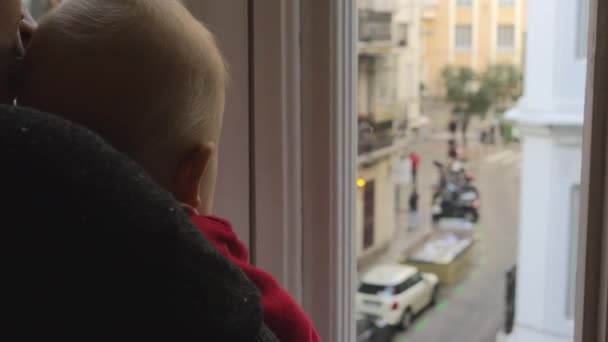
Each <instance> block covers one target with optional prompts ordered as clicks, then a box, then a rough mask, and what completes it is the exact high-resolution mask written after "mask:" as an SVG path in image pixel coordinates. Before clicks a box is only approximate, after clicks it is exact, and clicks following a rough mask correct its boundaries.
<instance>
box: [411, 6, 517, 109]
mask: <svg viewBox="0 0 608 342" xmlns="http://www.w3.org/2000/svg"><path fill="white" fill-rule="evenodd" d="M455 3H456V0H439V1H437V5H436V6H434V7H431V8H427V9H425V11H423V19H422V20H423V25H422V27H423V33H427V34H423V36H422V40H423V42H422V46H423V51H424V52H423V56H424V58H423V66H422V68H423V71H424V72H423V82H424V84H425V86H426V88H427V91H428V92H430V94H431V95H432V96H439V97H441V96H443V95H444V93H445V89H444V85H443V80H442V78H441V71H442V70H443V68H444V67H445V66H447V65H450V64H453V65H458V66H472V67H473V69H474V70H475V71H477V72H482V71H484V70H485V69H486V68H487V67H488V66H490V65H492V64H497V63H509V64H515V65H518V66H521V63H522V61H523V55H524V52H525V51H524V34H525V32H526V29H527V0H516V6H514V7H500V6H498V1H497V0H475V1H473V6H474V7H470V8H466V7H458V6H456V4H455ZM424 14H426V16H425V15H424ZM462 24H470V25H472V26H473V41H474V43H473V48H472V51H471V52H470V53H463V52H458V51H455V50H454V48H453V47H454V29H455V26H456V25H462ZM499 25H514V26H515V35H516V38H515V47H514V49H513V50H512V51H508V52H501V51H497V31H498V26H499Z"/></svg>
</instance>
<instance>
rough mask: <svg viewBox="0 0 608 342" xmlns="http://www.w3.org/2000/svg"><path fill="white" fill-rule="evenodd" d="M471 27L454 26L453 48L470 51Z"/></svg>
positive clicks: (471, 40)
mask: <svg viewBox="0 0 608 342" xmlns="http://www.w3.org/2000/svg"><path fill="white" fill-rule="evenodd" d="M472 33H473V30H472V28H471V25H457V26H456V35H455V38H456V41H455V47H456V50H459V51H470V50H471V45H472V42H473V39H472Z"/></svg>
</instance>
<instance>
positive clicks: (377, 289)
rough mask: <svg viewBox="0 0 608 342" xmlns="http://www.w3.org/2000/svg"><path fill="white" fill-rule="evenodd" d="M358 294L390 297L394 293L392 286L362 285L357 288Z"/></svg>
mask: <svg viewBox="0 0 608 342" xmlns="http://www.w3.org/2000/svg"><path fill="white" fill-rule="evenodd" d="M359 292H360V293H365V294H373V295H377V296H391V295H393V294H394V293H395V288H394V287H393V286H382V285H372V284H365V283H362V284H361V286H359Z"/></svg>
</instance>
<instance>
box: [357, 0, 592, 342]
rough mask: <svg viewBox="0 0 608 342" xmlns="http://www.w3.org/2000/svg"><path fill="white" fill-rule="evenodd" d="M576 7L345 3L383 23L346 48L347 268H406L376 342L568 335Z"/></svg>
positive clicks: (410, 0)
mask: <svg viewBox="0 0 608 342" xmlns="http://www.w3.org/2000/svg"><path fill="white" fill-rule="evenodd" d="M588 1H589V0H559V1H556V0H533V1H531V0H483V1H466V0H451V1H448V0H438V1H432V0H431V1H427V0H423V1H419V0H395V1H392V7H391V8H390V10H389V8H388V7H387V6H386V2H383V3H382V4H380V3H376V2H375V1H373V0H367V1H365V6H364V7H361V8H360V12H359V14H360V21H359V23H360V24H362V23H363V24H364V25H366V24H365V21H369V20H370V16H369V14H366V13H368V12H383V11H384V13H386V12H387V11H390V13H391V14H390V15H388V14H384V15H383V20H384V23H385V24H384V25H385V26H384V27H385V28H388V27H390V30H392V32H391V33H385V34H384V35H383V36H382V35H380V36H378V35H376V36H375V37H372V36H370V35H368V36H366V37H365V39H362V38H361V37H360V38H359V41H358V42H357V53H358V68H357V73H358V74H357V75H356V77H354V79H356V80H357V104H358V107H357V110H356V111H355V112H354V113H353V115H356V116H357V118H358V123H359V130H358V132H359V149H358V156H357V173H358V177H357V178H358V180H359V181H358V183H357V201H358V202H357V217H358V221H357V227H356V232H357V238H358V242H357V252H356V253H357V254H356V256H357V270H358V271H359V274H367V272H368V271H370V270H372V269H373V268H374V267H377V266H379V265H384V264H386V263H400V264H404V265H406V266H409V267H414V268H415V269H416V270H417V272H416V273H415V275H414V276H412V277H409V278H407V280H405V281H404V282H402V283H400V284H399V286H396V289H395V291H396V292H397V293H404V292H403V291H406V292H407V293H408V296H407V298H408V300H410V297H411V300H412V308H414V309H415V310H416V312H414V315H413V316H414V317H415V318H414V320H413V322H412V323H411V324H412V325H411V326H410V329H405V330H399V329H396V328H398V327H400V326H401V324H402V323H403V321H401V320H400V319H401V318H403V317H404V316H403V314H404V311H402V310H404V309H405V307H404V305H403V303H397V301H390V303H389V301H387V303H384V304H386V305H385V308H386V309H387V311H386V312H384V311H382V312H380V310H379V311H377V312H376V311H374V312H375V313H374V314H375V315H378V316H379V318H380V319H383V320H384V321H385V322H386V324H387V326H389V327H392V328H393V330H392V332H393V335H392V336H391V338H389V339H380V338H378V339H377V341H396V342H401V341H467V342H486V341H516V340H517V341H540V340H547V341H553V340H554V339H555V336H562V337H564V338H563V339H564V340H572V339H573V336H574V332H573V329H572V325H573V324H572V317H573V313H574V307H575V306H576V305H575V304H576V303H575V301H574V293H575V292H576V291H575V290H576V289H575V284H576V255H577V251H576V243H577V239H578V236H577V233H578V229H577V227H578V224H577V222H578V217H579V207H578V197H579V196H580V192H579V189H578V186H576V187H575V188H574V189H573V188H572V187H573V185H575V184H580V174H581V162H582V158H583V156H582V139H581V137H582V134H583V129H582V127H583V125H582V123H583V121H584V103H585V91H584V90H585V77H586V76H585V75H586V54H587V52H586V48H587V30H588V20H589V13H588V6H589V2H588ZM363 9H364V10H363ZM365 11H367V12H365ZM389 20H390V21H391V22H392V24H391V25H386V21H389ZM360 28H361V26H360ZM549 28H555V30H551V29H549ZM558 28H559V29H558ZM406 31H407V34H406ZM389 35H391V37H392V40H391V41H388V40H386V39H385V38H386V37H388V36H389ZM406 36H407V38H408V39H407V40H406V41H405V42H403V43H404V44H402V43H401V41H402V37H406ZM573 39H576V50H577V51H576V56H577V58H573V54H574V51H573V48H574V47H575V44H574V42H573ZM404 47H405V48H404ZM568 51H570V53H569V54H568ZM568 56H570V57H568ZM547 84H552V87H549V88H547ZM523 99H525V100H523ZM543 108H544V109H543ZM575 118H576V119H575ZM370 182H373V188H371V187H368V185H367V184H369V183H370ZM372 190H373V204H372V201H371V198H372ZM366 204H367V207H366ZM370 206H373V208H372V207H370ZM353 229H355V228H353ZM362 246H365V248H362ZM410 271H411V269H410ZM396 272H397V269H396ZM408 274H412V273H408ZM395 276H398V275H395ZM387 279H390V280H393V279H392V278H391V277H390V275H388V276H387ZM412 286H414V288H415V289H416V290H415V291H414V290H413V289H414V288H412ZM408 289H409V291H408ZM437 289H438V290H437ZM435 291H438V292H435ZM433 293H437V295H436V296H433V295H432V294H433ZM417 296H420V297H419V298H418V297H417ZM404 297H405V296H404ZM543 298H552V299H555V300H551V301H545V300H542V299H543ZM357 303H358V304H357V305H364V304H361V301H357ZM408 305H409V304H408ZM373 307H374V306H373V305H372V306H366V307H361V308H359V307H357V310H361V312H360V313H364V312H367V311H366V310H371V309H370V308H373ZM389 307H390V310H388V308H389ZM393 308H394V309H393ZM538 312H543V313H545V314H544V315H543V320H534V319H532V318H534V317H536V314H537V313H538ZM368 313H369V312H368ZM406 318H407V316H406ZM515 322H517V324H515ZM537 334H540V335H542V336H538V335H537ZM531 336H533V337H531ZM372 341H376V340H374V339H372Z"/></svg>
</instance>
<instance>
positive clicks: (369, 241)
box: [363, 181, 376, 249]
mask: <svg viewBox="0 0 608 342" xmlns="http://www.w3.org/2000/svg"><path fill="white" fill-rule="evenodd" d="M375 198H376V190H375V186H374V182H373V181H369V182H367V183H365V187H364V188H363V249H367V248H370V247H371V246H372V245H373V244H374V219H375V207H376V203H375V201H376V199H375Z"/></svg>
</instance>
